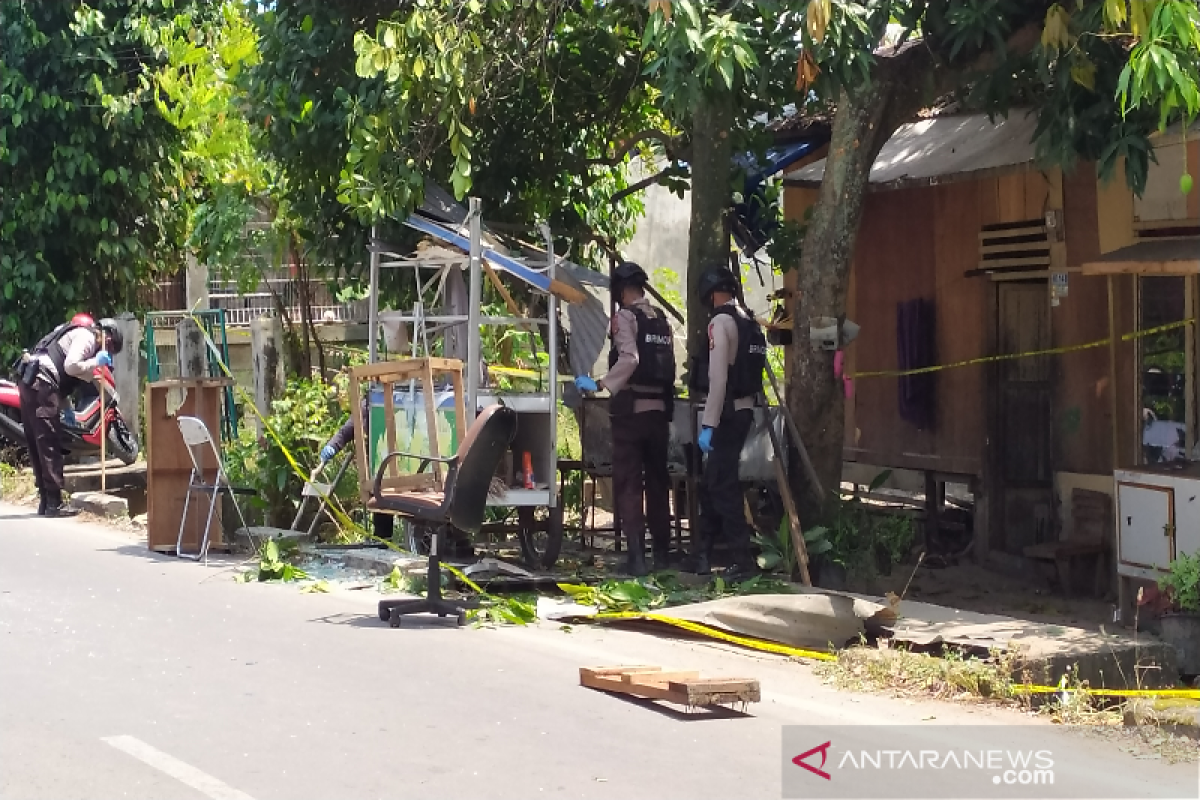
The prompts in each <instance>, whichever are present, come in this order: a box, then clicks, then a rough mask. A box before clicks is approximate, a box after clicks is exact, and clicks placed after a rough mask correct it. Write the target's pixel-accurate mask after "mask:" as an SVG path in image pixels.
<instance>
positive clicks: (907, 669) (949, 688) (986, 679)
mask: <svg viewBox="0 0 1200 800" xmlns="http://www.w3.org/2000/svg"><path fill="white" fill-rule="evenodd" d="M817 669H818V671H819V673H820V674H821V675H822V677H824V678H825V680H826V682H827V683H831V684H833V685H834V686H836V687H838V688H839V689H850V690H856V691H890V692H892V693H894V694H899V695H903V696H914V695H921V696H926V697H936V698H941V699H954V700H966V699H973V700H988V701H993V702H1016V701H1017V700H1018V699H1020V695H1019V694H1018V693H1017V692H1016V691H1014V689H1013V687H1014V685H1015V684H1016V683H1017V681H1014V679H1013V676H1014V675H1019V674H1020V663H1019V661H1018V657H1017V656H1016V655H1015V654H1013V653H1011V652H1008V651H996V652H993V653H992V654H991V655H990V656H989V657H988V658H986V659H980V658H972V657H968V656H964V655H962V654H961V653H959V652H957V651H954V650H947V651H945V653H944V654H943V655H942V656H940V657H938V656H933V655H929V654H926V653H914V652H911V651H909V650H905V649H900V648H894V647H890V646H888V645H887V644H886V641H885V640H881V641H880V646H879V647H878V648H874V647H851V648H848V649H846V650H843V651H841V652H840V653H839V654H838V660H837V661H836V662H829V663H826V664H821V665H819V666H818V667H817Z"/></svg>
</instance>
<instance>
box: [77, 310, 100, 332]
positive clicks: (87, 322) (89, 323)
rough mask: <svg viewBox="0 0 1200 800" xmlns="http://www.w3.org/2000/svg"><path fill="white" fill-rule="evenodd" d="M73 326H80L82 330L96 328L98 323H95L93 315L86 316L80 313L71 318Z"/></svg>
mask: <svg viewBox="0 0 1200 800" xmlns="http://www.w3.org/2000/svg"><path fill="white" fill-rule="evenodd" d="M71 324H72V325H78V326H80V327H81V328H94V327H96V321H95V320H94V319H92V315H91V314H84V313H82V312H80V313H78V314H76V315H75V316H73V317H71Z"/></svg>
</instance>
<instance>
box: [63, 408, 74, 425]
mask: <svg viewBox="0 0 1200 800" xmlns="http://www.w3.org/2000/svg"><path fill="white" fill-rule="evenodd" d="M62 421H63V424H64V425H70V426H71V427H75V425H76V422H75V409H73V408H71V407H70V406H67V407H66V408H64V409H63V410H62Z"/></svg>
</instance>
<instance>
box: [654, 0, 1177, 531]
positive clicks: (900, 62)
mask: <svg viewBox="0 0 1200 800" xmlns="http://www.w3.org/2000/svg"><path fill="white" fill-rule="evenodd" d="M649 7H650V19H649V23H648V26H647V29H646V34H645V37H644V42H645V47H646V49H647V50H648V51H649V52H650V54H651V55H650V58H651V61H650V66H649V69H648V75H649V77H650V78H651V80H653V81H654V83H655V85H656V86H657V87H658V88H659V89H661V91H662V92H663V98H664V101H665V108H666V109H667V111H668V112H669V113H670V115H671V118H672V119H673V120H675V121H676V123H677V125H678V126H679V127H681V128H683V129H684V130H686V131H688V133H689V134H690V147H691V151H692V153H693V155H694V157H693V158H692V160H691V164H690V167H691V180H692V229H691V247H690V252H689V260H688V262H689V271H690V272H691V273H692V278H693V280H694V279H696V278H698V276H699V272H700V271H701V270H702V269H705V268H707V267H709V266H711V265H713V264H716V263H721V262H722V260H724V259H727V258H728V255H729V248H730V241H729V234H728V231H729V226H728V220H727V217H728V213H729V208H730V205H731V202H730V192H731V182H732V181H731V179H732V178H736V175H735V174H734V172H735V170H734V168H733V167H732V166H731V163H730V155H731V147H736V146H739V145H741V144H747V145H748V144H752V143H753V141H754V138H755V137H754V135H753V134H754V133H755V129H756V126H757V125H760V124H761V122H762V121H763V120H764V119H766V118H770V117H771V116H773V115H776V114H778V113H780V112H781V111H782V110H783V108H784V106H785V104H789V103H795V104H796V105H797V106H798V109H799V110H798V113H800V114H809V113H814V112H816V113H819V114H821V115H828V114H830V113H832V120H833V122H832V132H831V141H830V145H829V155H828V158H827V159H826V169H825V175H824V179H823V182H822V186H821V190H820V198H819V201H818V203H817V205H816V207H815V209H814V212H813V214H812V216H811V219H810V220H809V221H808V222H807V224H806V230H805V232H804V239H803V246H802V256H801V258H800V262H799V263H798V264H794V263H785V264H782V265H780V266H783V267H784V268H785V269H786V268H793V267H798V268H799V281H798V283H799V292H798V295H797V296H798V300H797V302H796V307H795V308H794V309H793V314H792V318H793V320H794V324H795V330H794V337H793V340H794V341H795V342H796V343H797V344H796V345H795V346H793V347H791V348H789V353H788V357H789V366H790V383H789V386H788V392H787V396H788V399H789V406H790V410H791V413H792V414H793V415H794V417H795V419H796V421H797V423H798V425H799V428H800V431H801V435H802V437H803V439H804V441H805V442H806V444H807V446H808V449H809V451H810V454H811V455H812V459H813V461H814V463H815V465H816V468H817V473H818V477H819V478H820V480H821V483H822V484H823V485H824V486H825V487H829V488H833V487H836V486H838V485H839V483H840V477H841V465H842V446H843V444H842V437H843V433H842V431H843V414H844V404H843V400H844V395H843V390H842V386H841V383H840V381H837V380H836V379H835V377H834V370H833V363H832V360H833V354H832V353H828V352H814V351H813V350H812V349H811V348H809V347H808V346H807V345H806V343H807V341H808V339H809V335H808V330H809V326H810V321H811V320H812V319H813V318H815V317H833V318H837V319H844V317H845V307H846V294H847V288H848V283H849V276H850V264H851V261H852V258H853V253H854V245H855V240H856V238H857V234H858V227H859V223H860V220H861V217H862V207H863V198H864V195H865V192H866V188H867V179H868V176H869V173H870V169H871V165H872V163H873V162H874V160H875V157H876V156H877V155H878V154H879V151H880V150H881V149H882V147H883V145H884V144H885V143H886V142H887V140H888V139H889V138H890V137H891V135H892V134H893V133H894V132H895V131H896V130H897V129H898V128H899V127H900V126H901V125H903V124H905V123H907V122H910V121H912V120H914V119H915V118H916V117H917V115H918V113H919V112H921V111H922V110H923V109H926V108H928V107H930V106H932V105H934V104H937V103H939V102H944V101H946V100H948V99H955V100H958V101H960V102H961V104H962V105H964V106H965V107H969V108H974V109H977V110H981V111H985V112H988V113H991V114H995V115H1004V114H1007V113H1008V112H1009V110H1010V109H1011V108H1014V107H1017V106H1022V107H1029V108H1032V109H1033V110H1034V111H1035V113H1036V114H1037V115H1038V120H1039V125H1038V128H1037V133H1036V144H1037V150H1038V154H1039V158H1040V159H1041V160H1042V161H1043V163H1044V164H1046V165H1058V166H1063V167H1065V168H1070V167H1072V166H1073V165H1074V164H1075V163H1076V162H1077V161H1079V160H1086V161H1089V162H1091V161H1094V162H1096V163H1098V164H1099V167H1100V170H1101V173H1102V174H1104V175H1108V174H1110V173H1111V172H1112V170H1113V168H1114V166H1115V165H1116V164H1117V163H1119V162H1120V160H1122V159H1123V160H1124V163H1125V179H1126V180H1127V181H1128V183H1129V185H1130V186H1131V187H1132V188H1133V189H1134V190H1135V191H1139V192H1140V191H1141V189H1142V188H1143V187H1144V185H1145V180H1146V173H1147V169H1148V165H1149V160H1150V159H1151V158H1152V157H1153V156H1152V149H1151V147H1150V144H1149V140H1148V139H1149V136H1150V135H1151V134H1152V133H1153V132H1154V131H1155V129H1156V128H1161V127H1162V126H1164V125H1166V124H1167V123H1168V122H1170V121H1172V120H1174V119H1177V118H1179V117H1185V118H1186V119H1188V120H1189V121H1190V120H1192V119H1195V117H1196V115H1197V112H1200V91H1198V89H1197V84H1198V82H1200V29H1198V24H1200V11H1197V7H1196V5H1195V3H1193V2H1190V1H1189V0H1128V2H1127V0H1076V2H1071V3H1057V2H1047V1H1046V0H1040V1H1039V2H1024V1H1018V0H871V2H850V1H849V0H757V1H756V2H739V1H738V0H674V1H673V2H672V1H671V0H655V2H651V3H649ZM783 64H790V65H791V66H792V69H793V70H794V72H793V73H792V74H793V75H794V82H789V83H791V84H792V85H791V86H787V87H784V86H781V85H780V80H781V79H780V71H781V65H783ZM1190 183H1191V179H1190V177H1188V178H1184V179H1183V181H1182V183H1181V185H1182V187H1183V188H1185V189H1186V188H1188V186H1189V185H1190ZM734 186H735V187H736V183H734ZM693 285H694V284H693ZM696 300H697V298H696V297H695V295H694V291H693V292H692V296H691V297H690V302H689V308H690V311H691V314H692V322H693V324H692V325H691V326H690V331H691V337H690V346H691V347H692V348H693V350H694V349H695V348H696V347H697V346H703V345H702V344H698V341H699V335H700V329H699V325H700V324H701V323H700V322H699V320H700V319H702V317H701V316H700V315H699V313H698V308H697V304H696ZM794 480H795V482H796V484H797V485H796V488H797V489H798V490H799V491H798V494H799V495H800V496H801V497H804V498H805V499H806V501H808V502H806V507H804V508H803V510H802V512H803V513H804V515H805V516H806V518H810V519H811V518H813V517H815V516H816V515H818V514H819V513H821V510H820V508H819V505H820V501H819V500H815V498H814V497H813V494H812V493H811V492H808V491H806V489H807V488H808V487H806V486H805V483H806V481H804V479H803V478H802V476H800V475H799V474H797V475H796V476H794Z"/></svg>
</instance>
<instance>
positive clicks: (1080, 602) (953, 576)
mask: <svg viewBox="0 0 1200 800" xmlns="http://www.w3.org/2000/svg"><path fill="white" fill-rule="evenodd" d="M903 569H905V568H898V569H897V571H900V570H903ZM907 596H908V597H909V598H911V599H913V600H920V601H922V602H927V603H934V604H936V605H940V606H950V607H952V608H960V609H963V610H964V611H975V612H978V613H984V614H999V615H1002V616H1007V617H1017V618H1020V619H1028V620H1033V621H1036V622H1046V623H1051V624H1059V625H1071V626H1074V627H1079V628H1085V629H1088V630H1096V629H1098V628H1099V626H1100V625H1105V626H1107V627H1108V628H1109V629H1112V628H1113V627H1114V623H1113V621H1112V618H1113V604H1112V603H1110V602H1108V601H1106V600H1102V599H1099V598H1095V597H1072V598H1065V597H1063V596H1062V595H1061V594H1060V593H1058V592H1056V591H1054V590H1052V589H1050V588H1048V587H1047V586H1046V585H1045V584H1044V582H1042V581H1041V580H1040V579H1039V578H1037V577H1036V576H1031V578H1026V579H1018V578H1013V577H1009V576H1007V575H1004V574H1002V573H998V572H996V571H994V570H990V569H987V568H984V567H982V566H980V565H978V564H971V563H967V564H959V565H957V566H951V567H946V568H944V569H933V568H928V567H925V566H922V567H921V568H920V569H919V570H917V573H916V575H915V576H914V577H913V579H912V584H911V585H910V586H909V588H908V595H907Z"/></svg>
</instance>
